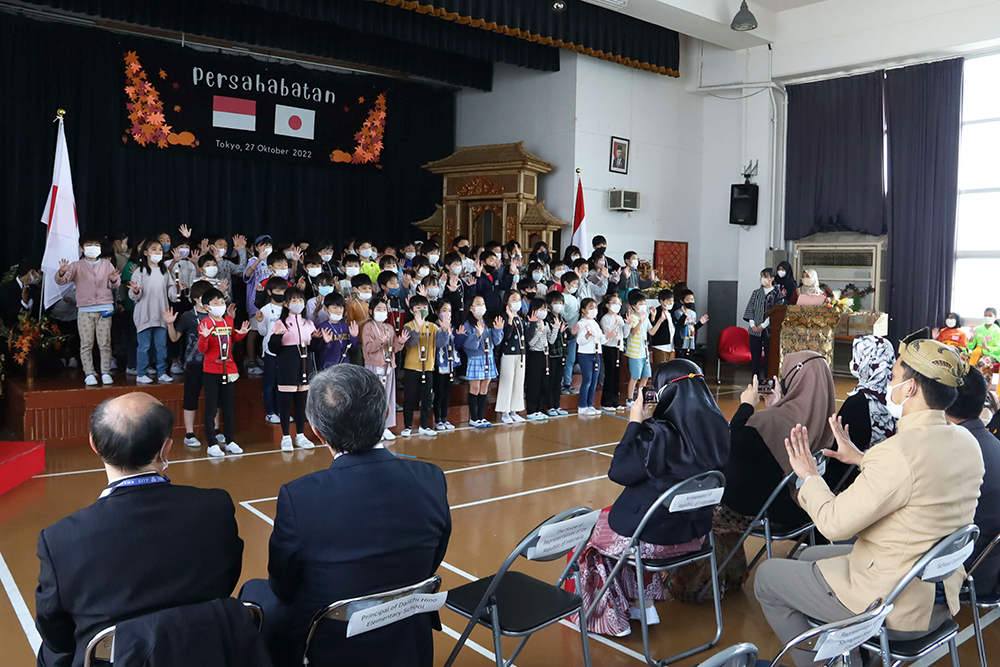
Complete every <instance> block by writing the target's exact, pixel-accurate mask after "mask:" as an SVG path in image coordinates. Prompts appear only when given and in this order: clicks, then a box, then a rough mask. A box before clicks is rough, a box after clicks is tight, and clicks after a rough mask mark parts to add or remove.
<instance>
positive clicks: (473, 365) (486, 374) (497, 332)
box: [464, 251, 504, 428]
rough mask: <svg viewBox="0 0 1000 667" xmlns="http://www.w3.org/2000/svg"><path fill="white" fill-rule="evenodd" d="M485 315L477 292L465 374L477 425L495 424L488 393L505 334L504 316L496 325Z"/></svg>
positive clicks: (472, 421) (473, 423) (471, 417)
mask: <svg viewBox="0 0 1000 667" xmlns="http://www.w3.org/2000/svg"><path fill="white" fill-rule="evenodd" d="M484 252H485V251H484ZM491 254H492V253H491ZM485 318H486V301H485V300H484V299H483V297H481V296H476V297H475V298H473V299H472V305H471V307H470V308H469V317H468V319H467V320H466V323H465V344H464V348H465V354H466V357H467V358H468V362H467V364H466V371H465V376H466V377H467V378H468V380H469V426H474V427H475V428H486V427H489V426H492V425H493V424H491V423H490V422H489V421H487V420H486V394H487V393H489V388H490V380H492V379H493V378H495V377H497V367H496V360H495V358H494V353H493V352H494V349H495V348H496V346H497V345H499V344H500V341H502V340H503V336H504V321H503V318H501V317H497V318H495V319H494V320H493V327H492V328H490V327H489V326H488V325H487V323H486V319H485Z"/></svg>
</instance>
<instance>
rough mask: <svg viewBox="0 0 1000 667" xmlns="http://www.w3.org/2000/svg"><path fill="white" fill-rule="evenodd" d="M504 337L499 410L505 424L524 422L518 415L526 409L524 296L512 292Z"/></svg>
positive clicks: (508, 295) (506, 306)
mask: <svg viewBox="0 0 1000 667" xmlns="http://www.w3.org/2000/svg"><path fill="white" fill-rule="evenodd" d="M503 303H504V312H503V315H501V317H502V318H503V338H502V339H501V341H500V345H499V348H498V350H499V352H500V384H499V386H498V387H497V405H496V411H497V412H499V413H500V415H501V416H500V421H502V422H503V423H504V424H514V423H516V422H523V421H524V417H522V416H521V415H519V414H517V413H518V412H520V411H522V410H524V362H525V353H526V352H527V345H526V344H525V338H524V320H523V319H521V295H520V294H519V293H518V292H516V291H514V290H510V291H508V292H507V293H506V294H504V300H503Z"/></svg>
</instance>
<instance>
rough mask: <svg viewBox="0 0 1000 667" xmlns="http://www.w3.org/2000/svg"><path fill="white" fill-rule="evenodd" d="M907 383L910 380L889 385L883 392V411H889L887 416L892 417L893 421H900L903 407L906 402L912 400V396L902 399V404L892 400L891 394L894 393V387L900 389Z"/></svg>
mask: <svg viewBox="0 0 1000 667" xmlns="http://www.w3.org/2000/svg"><path fill="white" fill-rule="evenodd" d="M907 382H910V380H903V381H902V382H900V383H899V384H894V385H890V386H889V388H888V389H886V391H885V409H886V410H888V411H889V414H890V415H892V417H893V419H902V417H903V406H904V405H905V404H906V402H907V401H908V400H910V399H911V398H913V396H907V397H906V398H904V399H903V402H902V403H897V402H896V401H894V400H893V399H892V392H893V391H895V389H896V387H902V386H903V385H904V384H906V383H907Z"/></svg>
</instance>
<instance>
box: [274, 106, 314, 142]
mask: <svg viewBox="0 0 1000 667" xmlns="http://www.w3.org/2000/svg"><path fill="white" fill-rule="evenodd" d="M315 128H316V112H315V111H313V110H312V109H300V108H298V107H289V106H285V105H284V104H275V105H274V133H275V134H282V135H284V136H286V137H298V138H299V139H312V138H313V130H314V129H315Z"/></svg>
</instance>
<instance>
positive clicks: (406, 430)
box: [399, 428, 413, 438]
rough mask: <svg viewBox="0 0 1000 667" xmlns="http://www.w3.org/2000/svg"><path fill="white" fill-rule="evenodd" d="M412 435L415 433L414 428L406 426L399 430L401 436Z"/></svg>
mask: <svg viewBox="0 0 1000 667" xmlns="http://www.w3.org/2000/svg"><path fill="white" fill-rule="evenodd" d="M411 435H413V429H411V428H404V429H403V430H402V431H400V432H399V437H400V438H409V437H410V436H411Z"/></svg>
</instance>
